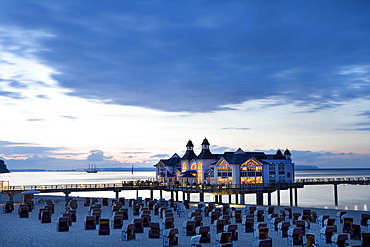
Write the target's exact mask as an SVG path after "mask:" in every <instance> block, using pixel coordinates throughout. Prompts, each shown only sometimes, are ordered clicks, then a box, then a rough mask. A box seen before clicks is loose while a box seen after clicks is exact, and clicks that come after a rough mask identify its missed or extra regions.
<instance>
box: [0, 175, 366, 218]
mask: <svg viewBox="0 0 370 247" xmlns="http://www.w3.org/2000/svg"><path fill="white" fill-rule="evenodd" d="M295 176H296V178H297V179H302V178H322V177H327V178H335V177H370V169H351V170H350V169H319V170H297V171H296V174H295ZM154 179H155V172H154V171H153V172H134V173H133V174H132V173H131V172H98V173H86V172H12V173H5V174H0V181H9V184H10V185H11V186H17V185H51V184H59V185H61V184H102V183H121V182H122V181H131V180H134V181H136V180H154ZM369 188H370V187H369V185H338V196H339V197H338V198H339V205H338V208H339V209H345V210H364V211H367V210H368V206H367V205H369V204H370V195H369V193H368V190H369ZM57 195H63V194H62V193H59V194H57ZM70 196H73V197H77V196H81V197H82V196H84V197H110V198H113V197H115V193H114V192H113V191H112V192H109V191H108V192H79V193H71V194H70ZM119 196H121V197H126V198H135V197H136V196H141V197H143V198H145V197H150V191H139V192H138V194H137V192H136V191H122V192H120V193H119ZM159 196H160V194H159V191H154V197H155V198H159ZM238 196H239V195H238ZM163 197H165V198H170V193H169V192H163ZM204 197H205V198H204V200H205V201H214V196H213V195H210V194H205V195H204ZM178 198H179V200H183V199H186V198H185V197H184V195H183V193H182V192H179V193H178ZM190 199H191V200H192V201H198V200H199V195H198V194H195V193H194V194H191V197H190ZM229 199H230V197H229V196H228V195H224V196H222V201H223V202H227V203H228V202H229ZM236 201H237V198H236V197H235V195H232V196H231V203H235V202H236ZM238 201H239V202H240V198H238ZM271 201H272V204H276V203H277V197H276V193H272V196H271ZM280 201H281V205H286V206H289V205H290V197H289V190H286V191H281V193H280ZM245 202H246V204H255V202H256V196H255V195H254V194H247V195H245ZM264 202H265V203H266V202H267V195H264ZM298 206H302V207H321V208H335V206H334V187H333V185H311V186H306V187H305V188H303V189H298Z"/></svg>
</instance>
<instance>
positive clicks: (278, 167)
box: [154, 139, 294, 185]
mask: <svg viewBox="0 0 370 247" xmlns="http://www.w3.org/2000/svg"><path fill="white" fill-rule="evenodd" d="M193 147H194V145H193V143H192V142H191V141H190V140H189V141H188V143H187V145H186V152H185V154H184V155H183V156H182V157H181V158H180V157H179V156H178V155H177V154H174V155H173V156H172V157H171V158H170V159H162V160H160V161H159V162H158V163H157V164H156V165H154V166H155V167H156V176H157V181H160V182H163V183H168V184H176V183H177V184H194V183H195V184H212V185H214V184H219V185H221V184H225V185H226V184H228V185H250V184H267V183H291V182H292V181H294V163H293V162H292V158H291V153H290V151H289V150H288V149H287V150H285V152H284V154H283V153H282V152H281V151H280V150H278V151H277V152H276V154H265V153H264V152H244V151H243V150H242V149H240V148H239V149H238V150H237V151H236V152H225V153H223V154H212V153H211V151H210V148H209V147H210V144H209V142H208V140H207V139H204V140H203V142H202V151H201V153H200V154H199V155H196V154H195V153H194V150H193Z"/></svg>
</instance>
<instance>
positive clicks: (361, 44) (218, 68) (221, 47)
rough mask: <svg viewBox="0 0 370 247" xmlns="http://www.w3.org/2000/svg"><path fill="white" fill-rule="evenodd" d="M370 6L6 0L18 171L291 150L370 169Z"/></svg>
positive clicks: (1, 133) (4, 155)
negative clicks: (206, 148) (190, 150)
mask: <svg viewBox="0 0 370 247" xmlns="http://www.w3.org/2000/svg"><path fill="white" fill-rule="evenodd" d="M369 13H370V3H369V2H368V1H361V0H358V1H349V0H348V1H341V0H340V1H319V0H314V1H265V0H262V1H214V0H213V1H191V0H190V1H176V0H174V1H159V0H158V1H114V0H111V1H96V0H92V1H82V0H73V1H38V0H34V1H32V0H29V1H28V0H27V1H26V0H20V1H10V0H0V102H1V104H0V113H1V114H0V158H1V159H3V160H5V163H6V165H7V167H8V168H9V169H50V170H52V169H72V168H73V169H76V168H85V169H86V168H87V167H88V164H90V163H94V164H96V165H97V167H98V168H99V167H100V168H104V167H132V166H135V167H153V165H154V164H156V163H157V162H158V161H159V159H161V158H169V157H171V156H172V155H173V154H174V153H178V154H179V155H180V156H181V155H183V154H184V152H185V149H186V147H185V146H186V143H187V141H188V140H189V139H190V140H192V141H193V143H194V145H195V147H194V149H195V152H196V153H199V152H200V149H201V142H202V140H203V139H204V138H205V137H206V138H207V139H208V140H209V142H210V144H211V146H210V148H211V151H212V152H213V153H223V152H225V151H236V150H237V149H238V148H239V147H240V148H242V149H243V150H244V151H264V152H266V153H275V152H276V151H277V150H278V149H282V150H285V149H286V148H289V150H290V151H291V153H292V159H293V162H294V163H295V164H296V165H314V166H318V167H320V168H361V167H370V45H369V44H370V15H369Z"/></svg>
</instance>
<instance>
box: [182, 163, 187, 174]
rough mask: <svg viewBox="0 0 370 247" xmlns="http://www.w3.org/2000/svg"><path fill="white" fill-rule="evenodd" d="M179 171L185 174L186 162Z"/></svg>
mask: <svg viewBox="0 0 370 247" xmlns="http://www.w3.org/2000/svg"><path fill="white" fill-rule="evenodd" d="M181 171H182V172H186V162H182V167H181Z"/></svg>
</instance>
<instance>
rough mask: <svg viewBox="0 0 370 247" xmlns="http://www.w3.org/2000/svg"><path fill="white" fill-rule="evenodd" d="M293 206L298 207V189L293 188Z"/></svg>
mask: <svg viewBox="0 0 370 247" xmlns="http://www.w3.org/2000/svg"><path fill="white" fill-rule="evenodd" d="M294 204H295V207H298V188H294Z"/></svg>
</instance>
